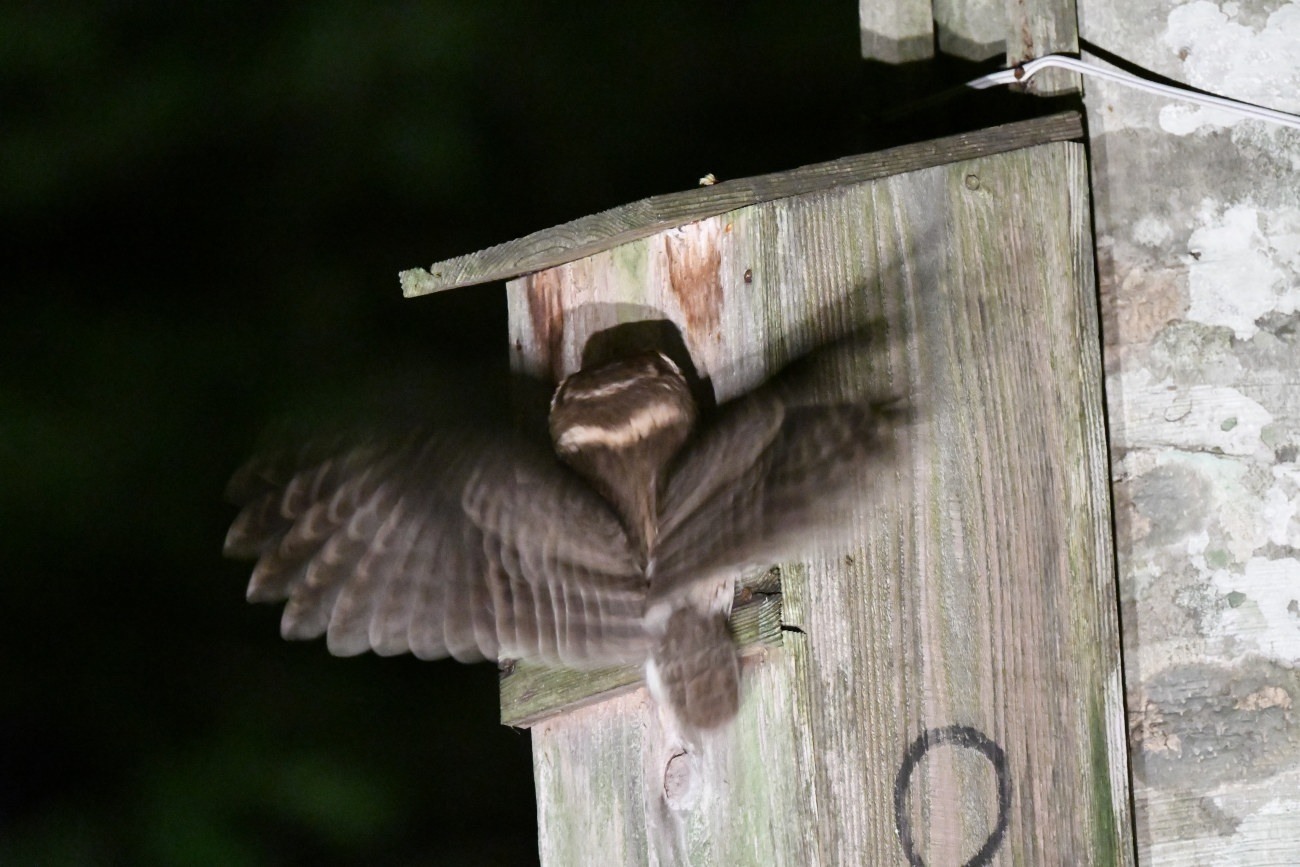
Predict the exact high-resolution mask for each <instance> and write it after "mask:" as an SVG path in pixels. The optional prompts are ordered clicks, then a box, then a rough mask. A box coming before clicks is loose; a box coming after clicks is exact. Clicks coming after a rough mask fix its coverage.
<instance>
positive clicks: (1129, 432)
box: [1112, 368, 1273, 456]
mask: <svg viewBox="0 0 1300 867" xmlns="http://www.w3.org/2000/svg"><path fill="white" fill-rule="evenodd" d="M1114 381H1115V383H1116V385H1118V389H1117V392H1118V394H1119V397H1120V400H1121V401H1122V403H1123V405H1122V412H1121V413H1119V414H1118V417H1113V418H1112V424H1113V425H1114V428H1115V439H1116V441H1117V442H1119V443H1122V444H1123V445H1124V446H1125V447H1127V448H1166V447H1173V448H1176V449H1183V450H1186V451H1211V452H1218V453H1222V454H1226V455H1242V456H1245V455H1254V454H1257V453H1258V452H1259V451H1260V450H1261V449H1262V448H1264V444H1263V442H1262V441H1261V439H1260V431H1261V429H1262V428H1263V427H1264V426H1265V425H1267V424H1268V423H1270V422H1271V421H1272V420H1273V414H1272V413H1270V412H1269V411H1268V410H1267V409H1265V408H1264V407H1263V406H1260V404H1259V403H1257V402H1256V401H1254V400H1252V399H1250V398H1249V397H1247V396H1246V395H1244V394H1242V393H1241V392H1240V391H1238V390H1237V389H1235V388H1229V387H1226V386H1213V385H1188V386H1178V385H1174V384H1173V383H1171V382H1169V381H1168V380H1160V381H1157V380H1156V379H1155V377H1154V376H1153V375H1152V373H1151V371H1149V370H1147V369H1146V368H1136V369H1133V370H1127V371H1124V372H1123V373H1121V374H1120V375H1119V376H1118V377H1117V378H1115V380H1114Z"/></svg>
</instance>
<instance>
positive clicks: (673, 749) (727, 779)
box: [508, 143, 1133, 865]
mask: <svg viewBox="0 0 1300 867" xmlns="http://www.w3.org/2000/svg"><path fill="white" fill-rule="evenodd" d="M1086 190H1087V188H1086V179H1085V172H1084V168H1083V156H1082V148H1081V146H1080V145H1077V144H1073V143H1059V144H1051V145H1044V146H1039V147H1034V148H1029V149H1026V150H1023V151H1018V152H1014V153H1010V154H1004V155H1000V156H993V157H987V158H982V159H978V160H971V161H966V162H960V163H954V164H951V165H946V166H940V167H937V168H933V169H926V170H922V171H917V172H910V173H907V174H903V175H898V176H893V177H889V178H885V179H881V180H877V181H872V182H867V183H859V184H852V185H846V186H843V187H840V188H836V189H833V190H829V191H823V192H818V193H814V194H808V195H804V196H799V197H794V198H790V199H786V200H782V201H779V202H772V203H766V204H762V205H756V206H752V207H747V208H743V209H740V210H737V211H734V212H731V213H728V214H724V215H721V216H719V217H715V218H711V219H708V220H704V221H701V222H699V223H695V224H691V225H689V226H686V227H683V228H681V229H678V230H672V231H670V232H665V233H661V234H660V235H656V236H653V237H651V238H647V239H643V240H640V241H636V242H633V243H630V244H626V245H623V246H621V247H618V248H615V249H613V250H610V251H607V252H604V253H600V254H597V255H593V256H590V257H588V258H586V259H583V260H580V261H577V262H574V263H570V264H568V265H563V266H559V267H557V268H553V269H550V270H548V271H545V272H540V273H538V274H535V275H532V276H530V277H526V278H521V279H519V280H516V281H513V282H512V283H511V284H510V286H509V293H508V294H509V304H510V323H511V324H510V332H511V342H512V345H513V346H515V347H516V356H517V358H516V363H517V365H518V366H519V367H521V368H524V369H528V370H531V371H533V372H547V373H549V374H550V375H554V376H559V375H562V374H563V373H566V372H568V371H570V370H572V369H574V367H575V366H576V365H577V363H578V358H579V353H580V351H581V347H582V345H583V343H584V342H585V340H586V338H587V337H588V336H590V334H592V333H594V332H595V331H598V330H600V329H601V328H604V327H608V326H610V325H612V324H615V323H617V322H620V321H627V320H629V319H638V318H653V317H656V316H662V317H666V318H668V319H670V320H672V321H673V322H675V323H677V324H678V325H679V326H680V328H681V330H682V332H683V336H684V340H685V343H686V345H687V348H688V349H689V351H690V353H691V356H692V358H693V359H694V361H695V364H696V365H697V367H698V368H699V370H700V372H701V374H702V375H705V376H707V377H709V378H710V380H711V381H712V383H713V386H714V388H715V390H716V392H717V396H718V399H719V400H723V399H726V398H727V397H729V396H732V395H735V394H737V393H739V392H741V391H743V390H745V389H748V388H750V387H752V386H753V385H755V384H757V383H758V382H759V381H761V380H762V378H763V377H764V376H765V375H766V374H767V373H768V372H770V371H771V370H773V369H774V368H775V367H777V366H779V365H780V363H781V362H782V361H784V360H785V359H787V358H789V357H791V356H793V355H795V354H798V353H799V352H801V351H802V350H804V349H807V348H811V347H813V346H816V345H817V344H818V343H820V342H822V341H824V340H825V339H827V338H828V337H831V336H834V335H836V334H839V333H842V332H843V331H844V330H845V329H846V328H849V327H852V326H853V325H854V324H855V323H863V322H867V321H870V320H873V319H883V320H884V321H886V322H888V323H890V324H891V327H892V328H894V329H895V332H896V333H897V334H898V335H901V338H900V339H898V340H895V341H893V343H892V344H891V351H890V354H889V356H888V357H887V358H886V359H884V360H883V361H882V363H880V364H878V365H876V366H874V367H873V368H872V369H871V370H869V371H862V372H861V373H862V375H866V376H871V377H875V378H877V382H879V383H881V384H885V383H888V384H889V385H890V386H892V387H893V388H895V389H902V390H906V391H907V392H908V393H910V394H911V395H912V396H913V400H914V401H915V403H916V406H917V410H918V416H919V420H918V423H917V424H916V425H915V427H914V428H912V429H910V430H909V431H908V433H907V436H906V438H905V441H904V443H903V446H904V448H903V452H904V458H903V459H902V461H901V462H900V465H899V467H898V473H897V475H898V488H897V490H898V491H901V493H896V494H894V495H892V496H891V497H890V498H889V499H888V500H886V501H885V502H883V503H880V504H878V505H876V506H873V507H869V508H865V509H863V510H862V511H861V514H860V521H861V526H862V537H861V544H860V546H859V549H858V550H856V551H853V552H851V553H850V554H849V555H847V556H845V557H842V558H836V559H834V560H832V561H819V562H812V563H806V564H788V565H787V566H785V567H784V568H783V569H782V588H783V599H782V603H783V609H782V610H783V617H784V620H785V622H786V623H787V624H791V625H796V626H798V627H799V628H800V629H801V630H802V632H787V633H785V635H784V640H783V643H782V645H781V646H779V647H768V648H763V649H762V650H761V651H760V654H759V657H758V658H757V659H755V660H753V661H751V662H750V663H748V664H747V667H746V673H745V678H744V688H745V692H744V698H743V705H742V709H741V714H740V716H739V718H738V719H737V721H736V723H735V724H734V725H732V726H731V727H729V728H727V729H725V730H723V731H721V732H719V733H717V734H716V735H713V736H712V737H711V738H710V739H708V740H707V741H706V742H704V743H702V744H700V745H698V746H697V747H696V748H694V749H683V747H682V746H681V745H679V744H676V743H674V742H672V741H671V740H670V739H669V738H668V736H667V735H666V733H665V732H664V730H663V728H662V726H660V724H659V719H658V715H657V712H656V710H655V708H654V707H653V706H652V705H651V703H650V702H649V699H648V698H647V696H646V694H645V691H644V690H643V689H642V690H637V691H635V692H633V693H630V694H626V695H623V696H620V697H617V698H614V699H611V700H609V701H605V702H602V703H599V704H596V705H592V706H588V707H584V708H581V709H576V710H571V711H569V712H566V713H561V714H559V715H557V716H553V717H550V718H548V719H545V720H543V721H542V722H539V723H538V724H536V725H535V726H534V728H533V730H532V734H533V744H534V767H535V772H536V781H537V791H538V812H539V827H540V848H541V853H542V859H543V863H545V864H550V865H568V864H575V863H594V862H596V861H598V862H600V863H610V864H617V863H626V864H790V865H805V864H814V865H815V864H826V865H838V864H908V863H909V852H910V855H911V857H912V858H913V860H912V861H911V862H910V863H925V864H931V865H939V864H960V863H964V862H966V861H968V860H970V859H972V857H974V856H975V855H976V853H977V852H978V851H980V850H981V847H982V846H985V845H986V842H987V843H988V846H987V849H988V852H989V859H988V860H983V861H979V862H978V863H992V864H1013V863H1014V864H1052V863H1092V864H1107V863H1116V864H1130V863H1133V862H1132V841H1131V832H1130V825H1129V817H1128V791H1127V771H1126V769H1127V765H1126V752H1125V743H1124V739H1123V716H1122V688H1121V684H1120V679H1119V650H1118V636H1117V630H1116V612H1115V601H1114V583H1113V563H1112V555H1111V551H1110V545H1109V535H1108V534H1109V526H1110V517H1109V499H1108V495H1107V475H1106V462H1105V451H1104V435H1103V429H1102V422H1101V393H1100V372H1099V370H1100V368H1099V362H1098V352H1099V346H1098V342H1097V325H1096V317H1095V301H1094V295H1093V285H1092V269H1091V240H1090V237H1089V234H1088V231H1087V227H1088V199H1087V191H1086ZM674 262H675V263H676V264H674ZM683 262H690V263H695V264H694V265H693V266H692V267H689V268H684V267H683V266H682V263H683ZM891 490H893V489H891ZM999 774H1000V776H999ZM1000 801H1001V802H1000ZM1000 819H1005V823H1004V826H1000V824H999V820H1000ZM1000 827H1001V830H1000ZM990 838H992V839H990ZM916 859H919V860H916Z"/></svg>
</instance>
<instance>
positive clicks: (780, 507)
mask: <svg viewBox="0 0 1300 867" xmlns="http://www.w3.org/2000/svg"><path fill="white" fill-rule="evenodd" d="M791 398H792V395H791V394H789V393H788V392H787V391H786V390H783V389H782V388H779V387H766V388H761V389H759V390H758V391H756V392H754V393H752V394H750V395H746V396H745V397H742V398H739V399H737V400H735V401H733V402H731V403H730V404H727V405H726V406H724V407H723V408H722V412H721V415H720V417H719V418H718V419H717V421H716V422H715V423H714V424H712V425H711V426H709V427H708V428H706V429H705V430H704V431H703V432H702V434H701V435H700V437H699V438H698V439H697V440H696V441H695V442H693V443H691V444H689V445H688V446H687V447H686V449H685V450H684V451H683V454H682V456H681V458H680V459H679V461H678V463H677V465H676V468H675V470H674V472H673V473H672V475H671V476H670V477H669V481H668V484H667V488H666V491H665V496H664V499H663V505H662V509H661V514H662V521H661V533H660V537H659V546H658V550H657V552H656V560H655V572H654V575H655V578H654V581H655V584H654V587H653V588H652V591H651V595H652V596H653V597H654V598H656V599H657V598H663V597H666V596H671V595H673V594H675V593H678V592H680V591H681V590H682V589H684V588H685V587H686V586H687V585H688V584H690V583H691V582H694V581H701V580H705V579H708V578H710V577H712V576H714V575H717V574H718V573H720V572H726V571H735V570H741V569H746V568H750V567H757V566H769V565H771V564H773V563H776V562H779V561H781V560H788V559H794V558H796V557H800V556H807V555H810V554H813V553H815V552H817V551H819V550H823V549H826V548H830V547H834V546H842V545H844V544H846V543H847V542H848V541H851V539H852V537H853V536H854V535H855V534H856V529H857V528H856V527H855V526H854V523H853V519H854V516H855V512H856V511H857V510H856V509H855V507H856V506H858V505H859V504H860V503H862V502H864V501H866V498H867V497H868V495H869V494H870V493H871V491H872V489H873V487H874V488H876V489H879V488H880V487H882V486H881V485H880V484H879V482H880V476H881V474H883V473H884V472H886V471H887V470H888V468H889V460H890V458H891V457H892V453H893V451H894V448H893V446H894V434H893V431H894V429H895V428H897V427H898V426H899V424H900V423H901V422H902V421H904V419H905V418H906V415H907V412H906V410H905V409H904V408H903V407H902V406H901V404H900V403H899V402H897V401H884V402H875V401H870V400H862V401H859V402H852V403H833V404H818V403H815V402H807V401H803V400H799V401H795V400H792V399H791Z"/></svg>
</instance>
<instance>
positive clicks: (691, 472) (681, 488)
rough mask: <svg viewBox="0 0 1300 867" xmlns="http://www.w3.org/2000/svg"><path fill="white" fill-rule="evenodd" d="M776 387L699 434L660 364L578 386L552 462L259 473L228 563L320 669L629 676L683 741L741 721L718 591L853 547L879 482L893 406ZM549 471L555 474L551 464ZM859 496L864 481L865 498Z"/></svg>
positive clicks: (448, 434) (800, 384) (496, 452)
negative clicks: (330, 656)
mask: <svg viewBox="0 0 1300 867" xmlns="http://www.w3.org/2000/svg"><path fill="white" fill-rule="evenodd" d="M806 379H807V377H806V376H805V377H801V376H798V375H792V374H790V373H789V372H788V371H787V372H786V373H785V374H778V375H777V376H776V377H774V378H773V379H772V380H769V381H768V382H767V383H766V384H764V385H763V386H761V387H759V388H758V389H756V390H754V391H752V392H750V393H749V394H746V395H744V396H742V397H740V398H737V399H735V400H732V401H730V402H728V403H725V404H723V405H721V406H719V407H716V408H715V409H714V410H712V411H711V412H709V413H705V414H703V415H705V418H703V419H702V418H701V417H700V416H701V415H702V414H701V413H700V411H699V409H698V408H697V405H696V401H695V400H694V399H693V397H692V392H691V389H690V388H689V387H688V383H687V380H686V378H685V377H684V376H683V375H682V373H681V370H680V369H679V368H678V366H677V365H676V364H674V363H673V362H672V361H671V360H669V358H668V357H667V356H665V355H663V354H661V353H646V354H638V355H635V356H632V357H628V358H624V359H621V360H617V361H614V362H612V363H607V364H604V365H601V366H597V367H593V368H588V369H583V370H581V371H579V372H578V373H575V374H573V375H572V376H569V377H568V378H567V379H565V380H564V381H563V382H562V383H561V385H560V386H559V388H558V389H557V390H556V391H555V395H554V397H553V399H552V401H551V409H550V418H549V428H550V438H551V443H550V446H549V447H547V446H545V445H543V446H540V447H539V446H537V445H534V444H532V443H530V442H528V441H526V440H525V439H523V438H521V437H518V436H514V435H511V434H505V433H497V432H491V433H488V432H484V431H482V430H474V431H463V430H462V431H456V430H437V429H423V430H418V431H413V432H411V433H409V434H407V435H405V436H399V437H376V438H373V439H370V440H364V439H362V440H357V441H354V442H351V443H344V444H342V445H339V446H338V447H337V448H335V449H332V450H331V449H325V450H313V449H310V448H309V449H304V450H302V451H300V452H297V453H282V454H279V455H271V456H268V457H265V458H257V459H254V460H253V461H251V462H250V463H248V464H247V465H246V466H244V467H243V468H242V469H241V470H240V471H239V472H238V473H237V474H236V475H235V477H234V478H233V479H232V480H231V483H230V487H229V491H228V493H229V495H230V497H231V498H232V499H233V500H234V501H235V502H236V503H237V504H238V505H240V506H241V507H242V509H241V511H240V513H239V515H238V517H237V518H236V519H235V522H234V524H233V526H232V527H231V528H230V532H229V534H228V535H227V537H226V543H225V553H226V555H227V556H230V557H236V558H247V559H256V561H257V564H256V566H255V567H254V569H253V576H252V580H251V582H250V583H249V586H248V599H249V601H252V602H278V601H282V600H287V603H286V605H285V608H284V615H283V618H282V620H281V634H282V635H283V636H284V637H285V638H290V639H310V638H316V637H319V636H320V635H324V636H325V639H326V643H327V645H328V647H329V650H330V652H331V653H334V654H336V655H339V656H351V655H354V654H358V653H363V652H365V651H367V650H373V651H374V652H375V653H378V654H380V655H392V654H399V653H407V652H410V653H413V654H414V655H415V656H417V657H419V658H421V659H437V658H441V657H445V656H451V657H454V658H456V659H458V660H461V661H466V662H468V661H475V660H481V659H496V660H503V659H531V660H536V661H539V662H542V663H544V664H549V665H553V666H565V667H571V668H592V667H600V666H608V665H615V664H625V663H636V664H644V665H645V671H646V681H647V684H648V685H649V686H650V688H651V691H652V693H653V694H654V696H655V698H656V700H657V701H658V702H659V703H660V704H661V705H662V706H665V707H666V708H667V709H668V710H669V711H670V712H671V714H672V715H673V717H674V718H675V719H676V721H677V722H678V724H679V725H680V726H682V727H684V728H685V729H687V730H700V729H710V728H716V727H717V726H720V725H722V724H723V723H726V722H727V721H729V720H730V719H731V718H732V717H734V716H735V714H736V711H737V708H738V705H739V700H740V666H739V661H738V656H737V647H736V645H735V642H734V641H733V639H732V637H731V635H730V633H729V632H728V629H727V617H728V615H729V613H730V609H731V603H732V598H733V597H732V593H733V589H732V588H733V585H734V580H735V578H736V577H737V576H738V575H743V574H744V573H745V572H746V571H748V570H753V569H756V568H767V567H769V566H771V565H772V564H773V563H776V562H779V561H782V560H789V559H793V558H796V557H799V556H806V555H808V554H811V553H815V552H816V551H817V550H818V548H819V540H820V541H823V542H824V541H825V540H828V539H831V538H834V537H838V538H840V539H843V538H844V537H845V536H846V535H847V536H849V537H851V535H852V533H853V527H852V526H851V525H852V520H853V517H852V516H853V512H854V509H853V506H854V504H855V503H856V502H859V501H860V500H861V499H862V497H863V494H864V492H866V491H868V490H870V489H871V488H872V487H877V488H878V487H879V477H880V476H882V475H887V474H890V468H889V464H888V458H889V455H890V452H891V450H892V444H893V442H894V439H895V435H894V432H893V431H894V429H895V428H896V427H897V426H898V424H899V422H900V421H901V420H902V419H903V418H904V416H905V415H906V410H905V409H904V408H903V407H902V406H901V404H900V402H899V401H897V400H878V399H871V398H862V397H861V396H858V397H855V398H852V399H846V400H841V401H838V402H836V401H825V402H818V401H817V400H815V399H813V398H812V397H811V389H809V388H808V386H807V383H806ZM557 458H558V459H557ZM873 477H875V478H873Z"/></svg>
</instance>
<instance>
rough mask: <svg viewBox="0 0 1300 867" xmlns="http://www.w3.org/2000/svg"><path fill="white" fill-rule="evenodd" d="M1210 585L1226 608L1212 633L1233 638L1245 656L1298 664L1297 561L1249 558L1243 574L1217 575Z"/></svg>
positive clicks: (1231, 571)
mask: <svg viewBox="0 0 1300 867" xmlns="http://www.w3.org/2000/svg"><path fill="white" fill-rule="evenodd" d="M1213 581H1214V586H1215V588H1216V589H1217V590H1219V592H1221V593H1222V594H1223V596H1224V598H1225V599H1228V600H1229V604H1228V605H1227V606H1226V607H1225V608H1224V609H1223V610H1222V613H1221V617H1220V620H1219V623H1218V624H1217V626H1215V627H1214V628H1212V629H1211V630H1209V631H1210V632H1211V634H1213V633H1215V632H1217V633H1218V634H1219V635H1220V636H1222V637H1227V636H1231V637H1232V639H1233V641H1234V643H1235V644H1236V645H1237V646H1238V647H1241V648H1242V649H1243V650H1247V651H1248V652H1251V651H1253V652H1255V653H1258V654H1262V655H1264V656H1267V657H1271V658H1274V659H1278V660H1282V661H1287V662H1295V661H1300V617H1297V616H1296V614H1295V613H1294V610H1295V608H1296V605H1295V603H1296V601H1297V599H1298V598H1300V560H1297V559H1295V558H1294V557H1285V558H1282V559H1278V560H1268V559H1265V558H1263V557H1253V558H1251V559H1250V560H1249V561H1247V563H1246V565H1245V568H1244V569H1241V570H1236V569H1219V570H1215V572H1214V573H1213Z"/></svg>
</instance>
